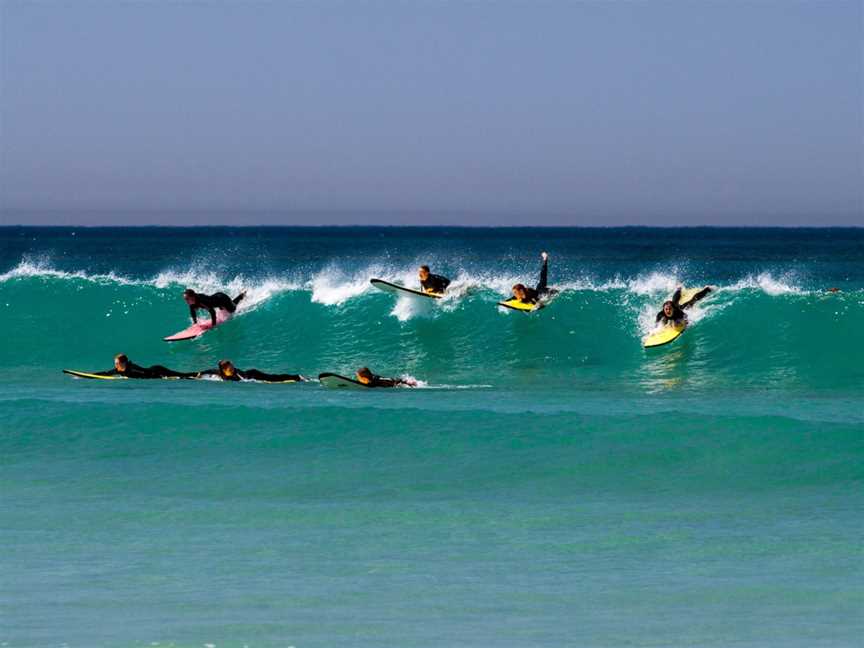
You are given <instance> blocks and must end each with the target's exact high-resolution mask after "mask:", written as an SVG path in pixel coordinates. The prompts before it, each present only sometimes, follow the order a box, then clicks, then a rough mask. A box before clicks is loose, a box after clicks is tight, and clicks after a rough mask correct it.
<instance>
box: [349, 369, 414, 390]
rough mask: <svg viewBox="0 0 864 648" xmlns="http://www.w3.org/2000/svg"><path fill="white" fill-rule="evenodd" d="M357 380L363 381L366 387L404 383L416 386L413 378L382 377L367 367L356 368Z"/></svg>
mask: <svg viewBox="0 0 864 648" xmlns="http://www.w3.org/2000/svg"><path fill="white" fill-rule="evenodd" d="M354 376H355V377H356V378H357V382H359V383H363V384H364V385H366V386H367V387H397V386H399V385H405V386H407V387H416V386H417V383H416V382H415V381H413V380H402V379H401V378H382V377H381V376H376V375H375V374H373V373H372V371H371V370H370V369H369V367H363V368H362V369H358V370H357V373H356V374H354Z"/></svg>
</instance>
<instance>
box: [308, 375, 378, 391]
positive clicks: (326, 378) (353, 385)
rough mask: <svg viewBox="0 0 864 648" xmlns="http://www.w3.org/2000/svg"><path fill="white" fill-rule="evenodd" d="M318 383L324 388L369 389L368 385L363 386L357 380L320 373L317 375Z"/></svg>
mask: <svg viewBox="0 0 864 648" xmlns="http://www.w3.org/2000/svg"><path fill="white" fill-rule="evenodd" d="M318 382H320V383H321V384H322V385H323V386H324V387H330V388H342V389H344V388H346V387H347V388H350V389H371V387H370V386H369V385H364V384H363V383H361V382H360V381H359V380H354V379H353V378H346V377H345V376H340V375H339V374H335V373H322V374H318Z"/></svg>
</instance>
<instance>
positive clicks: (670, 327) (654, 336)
mask: <svg viewBox="0 0 864 648" xmlns="http://www.w3.org/2000/svg"><path fill="white" fill-rule="evenodd" d="M686 328H687V323H686V322H681V323H680V324H667V325H666V326H664V327H662V328H660V329H657V330H656V331H654V332H653V333H649V334H648V335H647V336H645V338H644V339H643V340H642V345H643V346H644V347H645V348H646V349H650V348H652V347H658V346H663V345H664V344H669V343H670V342H673V341H674V340H677V339H678V336H680V335H681V334H682V333H683V332H684V329H686Z"/></svg>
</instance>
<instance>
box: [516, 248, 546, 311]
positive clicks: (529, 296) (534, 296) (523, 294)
mask: <svg viewBox="0 0 864 648" xmlns="http://www.w3.org/2000/svg"><path fill="white" fill-rule="evenodd" d="M540 258H541V259H543V266H542V267H541V268H540V281H539V282H538V283H537V287H536V288H528V287H527V286H526V285H525V284H521V283H517V284H516V285H515V286H513V298H514V299H518V300H519V301H520V302H522V303H523V304H536V303H537V302H538V301H539V300H540V298H541V297H543V296H544V295H546V294H547V293H548V292H549V288H547V287H546V279H547V276H548V275H549V254H548V253H546V252H541V253H540Z"/></svg>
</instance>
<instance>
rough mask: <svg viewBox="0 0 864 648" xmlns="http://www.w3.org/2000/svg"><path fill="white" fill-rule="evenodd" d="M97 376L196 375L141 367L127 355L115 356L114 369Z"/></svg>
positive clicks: (162, 376) (184, 376)
mask: <svg viewBox="0 0 864 648" xmlns="http://www.w3.org/2000/svg"><path fill="white" fill-rule="evenodd" d="M93 375H95V376H126V377H127V378H145V379H146V378H194V377H195V374H190V373H180V372H179V371H174V370H173V369H169V368H168V367H163V366H162V365H153V366H151V367H140V366H138V365H136V364H135V363H134V362H131V361H130V360H129V358H128V357H126V354H125V353H118V354H117V355H116V356H114V368H113V369H109V370H108V371H97V372H94V374H93Z"/></svg>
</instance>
